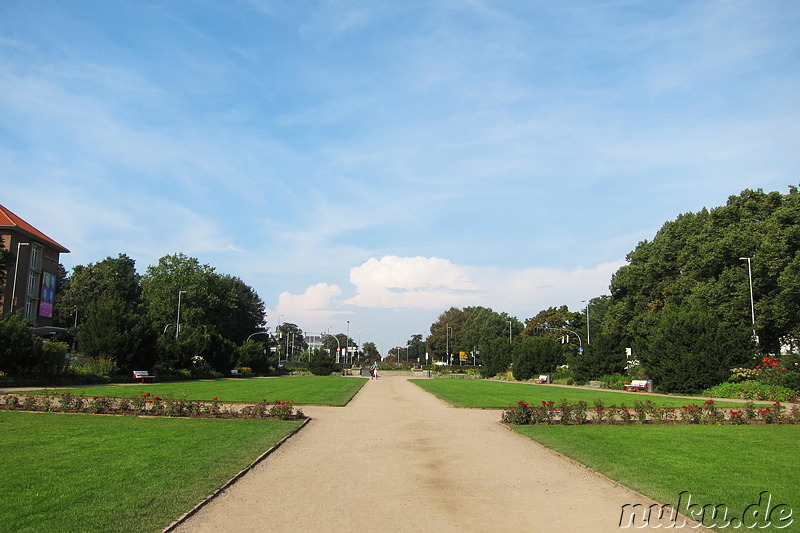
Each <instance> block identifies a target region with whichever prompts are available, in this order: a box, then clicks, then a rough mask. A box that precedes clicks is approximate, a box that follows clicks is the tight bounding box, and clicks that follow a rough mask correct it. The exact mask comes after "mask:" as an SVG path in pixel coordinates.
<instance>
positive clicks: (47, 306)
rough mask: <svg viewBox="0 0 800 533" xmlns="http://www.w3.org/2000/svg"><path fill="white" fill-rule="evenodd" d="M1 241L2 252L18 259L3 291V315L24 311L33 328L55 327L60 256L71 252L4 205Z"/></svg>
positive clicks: (0, 218)
mask: <svg viewBox="0 0 800 533" xmlns="http://www.w3.org/2000/svg"><path fill="white" fill-rule="evenodd" d="M0 237H2V246H3V248H5V249H7V250H10V251H11V252H12V253H13V254H14V255H15V256H16V260H15V261H14V262H13V264H11V265H9V267H8V272H6V283H5V286H3V287H0V313H12V312H14V311H17V310H19V309H21V310H22V312H23V315H24V316H25V318H27V319H28V320H29V321H30V322H31V323H32V324H33V325H34V326H38V327H43V328H44V327H49V326H52V324H53V305H54V304H55V291H56V283H57V280H58V264H59V255H60V254H68V253H69V250H67V249H66V248H64V247H63V246H61V245H60V244H58V243H57V242H56V241H54V240H53V239H51V238H50V237H48V236H47V235H45V234H44V233H42V232H41V231H39V230H38V229H36V228H34V227H33V226H31V225H30V224H28V223H27V222H25V221H24V220H22V219H21V218H20V217H18V216H17V215H15V214H14V213H12V212H11V211H9V210H8V209H6V208H5V207H3V206H2V205H0Z"/></svg>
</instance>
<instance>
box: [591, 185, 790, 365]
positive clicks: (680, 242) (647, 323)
mask: <svg viewBox="0 0 800 533" xmlns="http://www.w3.org/2000/svg"><path fill="white" fill-rule="evenodd" d="M742 258H752V269H753V292H754V299H755V316H756V326H755V327H756V331H757V334H758V337H759V341H760V342H759V347H760V349H761V351H762V353H764V354H768V353H778V350H779V348H780V345H781V343H782V341H785V340H789V341H792V342H795V343H796V341H797V340H798V339H800V313H798V312H797V311H798V310H800V193H798V191H797V189H796V188H795V187H791V188H790V192H789V194H787V195H783V194H780V193H778V192H771V193H764V192H763V191H761V190H756V191H752V190H745V191H743V192H742V193H741V194H740V195H738V196H731V197H730V198H729V199H728V202H727V204H726V205H725V206H722V207H717V208H714V209H712V210H710V211H709V210H706V209H704V210H702V211H700V212H698V213H688V214H684V215H681V216H679V217H678V218H677V219H676V220H674V221H672V222H667V223H666V224H665V225H664V227H662V228H661V230H660V231H659V232H658V234H656V236H655V238H654V239H653V241H652V242H648V241H644V242H641V243H639V245H638V246H637V247H636V249H635V250H634V251H632V252H631V253H630V254H628V261H629V263H630V264H629V265H627V266H624V267H622V268H621V269H619V270H618V271H617V272H616V273H615V274H614V277H613V279H612V281H611V295H612V303H611V305H610V306H609V309H608V312H607V313H606V322H605V324H604V328H605V331H615V332H617V333H619V334H620V335H622V336H624V337H627V338H631V339H637V338H643V339H644V338H647V337H648V336H649V335H650V334H651V333H652V332H653V331H654V330H655V328H656V327H657V325H658V324H659V320H660V317H661V315H662V314H663V313H665V312H668V311H671V310H675V309H678V308H680V307H682V306H684V305H689V304H694V303H699V304H702V305H705V306H706V307H707V308H709V309H713V310H714V312H715V314H717V318H718V320H719V321H720V322H721V323H722V324H724V325H725V326H726V327H733V328H736V327H738V326H739V325H741V324H745V325H750V323H751V313H750V287H749V279H748V268H747V262H746V261H743V260H742Z"/></svg>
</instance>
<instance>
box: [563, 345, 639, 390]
mask: <svg viewBox="0 0 800 533" xmlns="http://www.w3.org/2000/svg"><path fill="white" fill-rule="evenodd" d="M591 341H592V343H591V344H590V345H589V346H587V347H586V349H585V350H584V353H583V354H577V355H575V356H573V357H572V358H571V359H570V362H569V367H570V369H572V371H573V372H574V373H575V380H576V381H577V382H578V383H585V382H587V381H589V380H592V379H598V378H599V377H600V376H604V375H608V374H621V373H623V372H625V365H626V357H625V350H624V347H623V345H624V343H623V342H622V339H621V338H620V337H619V336H618V335H614V334H613V333H598V334H595V335H592V338H591Z"/></svg>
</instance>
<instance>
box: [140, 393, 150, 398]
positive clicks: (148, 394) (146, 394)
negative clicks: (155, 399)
mask: <svg viewBox="0 0 800 533" xmlns="http://www.w3.org/2000/svg"><path fill="white" fill-rule="evenodd" d="M149 397H150V393H149V392H147V393H145V394H144V396H142V398H149Z"/></svg>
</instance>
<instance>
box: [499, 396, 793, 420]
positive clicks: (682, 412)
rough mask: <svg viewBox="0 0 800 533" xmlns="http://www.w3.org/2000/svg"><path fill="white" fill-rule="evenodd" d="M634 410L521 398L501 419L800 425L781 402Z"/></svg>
mask: <svg viewBox="0 0 800 533" xmlns="http://www.w3.org/2000/svg"><path fill="white" fill-rule="evenodd" d="M633 403H634V406H633V409H630V408H629V407H627V406H626V405H625V404H624V403H621V404H620V405H619V406H617V405H616V404H613V405H610V406H605V405H603V401H602V400H595V401H594V409H589V406H588V404H587V403H586V402H584V401H579V402H576V403H573V404H570V403H568V402H567V400H566V399H564V400H562V401H561V403H560V404H559V405H558V406H556V403H555V402H553V401H542V402H541V403H540V404H538V405H536V404H529V403H527V402H525V401H523V400H520V401H519V402H517V403H516V404H515V405H511V406H509V407H508V408H507V409H506V410H505V411H504V412H503V415H502V418H501V420H502V421H503V422H505V423H506V424H518V425H526V424H562V425H581V424H611V425H613V424H625V425H627V424H733V425H740V424H753V423H762V424H800V408H798V406H797V405H794V406H792V407H791V409H786V407H785V406H783V405H781V403H780V402H775V403H773V404H772V405H767V406H764V407H757V406H756V405H754V404H753V403H752V402H748V403H746V404H745V406H744V407H743V408H741V409H722V408H720V407H719V406H718V405H717V404H716V403H715V402H714V400H707V401H706V402H704V403H703V404H702V405H696V404H691V405H685V406H683V407H681V408H679V409H676V408H672V407H658V405H656V404H655V403H654V402H652V401H650V400H646V401H638V400H637V401H634V402H633Z"/></svg>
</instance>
